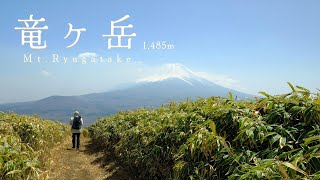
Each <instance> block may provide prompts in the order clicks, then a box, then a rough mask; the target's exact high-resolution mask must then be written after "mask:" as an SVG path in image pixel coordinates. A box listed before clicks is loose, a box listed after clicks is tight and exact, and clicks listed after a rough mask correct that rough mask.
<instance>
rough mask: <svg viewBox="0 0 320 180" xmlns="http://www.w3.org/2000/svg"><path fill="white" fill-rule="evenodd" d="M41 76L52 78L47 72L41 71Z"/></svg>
mask: <svg viewBox="0 0 320 180" xmlns="http://www.w3.org/2000/svg"><path fill="white" fill-rule="evenodd" d="M41 74H42V75H43V76H45V77H53V75H52V73H50V72H49V71H47V70H45V69H43V70H41Z"/></svg>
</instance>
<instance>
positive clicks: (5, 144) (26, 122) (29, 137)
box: [0, 113, 70, 179]
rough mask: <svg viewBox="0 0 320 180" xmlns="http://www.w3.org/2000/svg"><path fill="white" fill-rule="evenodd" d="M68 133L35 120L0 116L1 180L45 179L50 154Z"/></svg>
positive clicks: (34, 117) (55, 126) (25, 117)
mask: <svg viewBox="0 0 320 180" xmlns="http://www.w3.org/2000/svg"><path fill="white" fill-rule="evenodd" d="M69 130H70V129H69V128H68V127H67V126H66V125H64V124H62V123H58V122H53V121H49V120H42V119H40V118H39V117H36V116H20V115H17V114H14V113H9V114H7V113H0V179H45V177H46V172H45V167H46V166H47V165H48V164H47V163H48V162H47V157H48V154H49V150H50V149H51V148H52V147H53V146H56V145H57V143H58V142H61V141H62V140H63V139H64V138H65V137H66V136H67V134H68V133H70V132H69Z"/></svg>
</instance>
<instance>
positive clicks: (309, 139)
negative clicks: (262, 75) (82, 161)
mask: <svg viewBox="0 0 320 180" xmlns="http://www.w3.org/2000/svg"><path fill="white" fill-rule="evenodd" d="M289 85H290V87H291V88H292V92H291V93H288V94H284V95H278V96H271V95H268V94H267V93H264V92H262V93H261V94H262V95H264V96H265V97H264V98H261V99H256V100H252V101H250V102H248V101H236V100H234V98H233V97H232V95H231V94H230V97H229V98H220V97H211V98H208V99H198V100H197V101H186V102H181V103H173V102H172V103H170V104H168V105H165V106H162V107H160V108H159V109H152V110H150V109H149V110H148V109H139V110H134V111H126V112H120V113H118V114H116V115H113V116H110V117H106V118H104V119H100V120H98V121H97V122H96V123H95V124H94V125H92V126H91V127H90V128H89V132H90V135H91V138H92V142H93V143H94V144H95V145H96V146H97V147H98V148H100V149H101V150H106V151H111V152H113V153H114V154H115V156H116V157H117V158H119V159H120V160H121V161H122V162H123V163H125V164H126V166H127V167H129V168H131V169H132V170H134V171H136V172H137V176H138V177H139V178H141V179H283V178H284V179H302V178H305V179H320V151H319V149H320V128H319V125H320V97H319V94H311V93H310V92H309V91H308V90H307V89H304V88H302V87H299V86H298V87H295V88H294V87H293V86H292V85H291V84H289Z"/></svg>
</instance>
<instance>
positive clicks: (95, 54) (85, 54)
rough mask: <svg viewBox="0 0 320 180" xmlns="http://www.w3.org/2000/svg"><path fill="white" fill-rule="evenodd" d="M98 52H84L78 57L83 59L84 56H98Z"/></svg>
mask: <svg viewBox="0 0 320 180" xmlns="http://www.w3.org/2000/svg"><path fill="white" fill-rule="evenodd" d="M97 56H98V55H97V53H94V52H84V53H80V54H79V55H78V58H79V59H82V58H92V57H97Z"/></svg>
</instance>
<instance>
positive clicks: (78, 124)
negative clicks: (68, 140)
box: [72, 116, 81, 129]
mask: <svg viewBox="0 0 320 180" xmlns="http://www.w3.org/2000/svg"><path fill="white" fill-rule="evenodd" d="M72 129H81V116H79V117H73V122H72Z"/></svg>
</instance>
